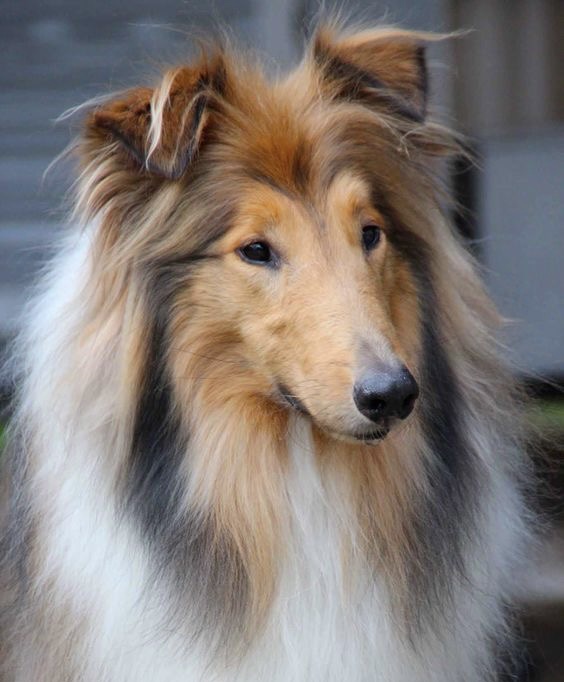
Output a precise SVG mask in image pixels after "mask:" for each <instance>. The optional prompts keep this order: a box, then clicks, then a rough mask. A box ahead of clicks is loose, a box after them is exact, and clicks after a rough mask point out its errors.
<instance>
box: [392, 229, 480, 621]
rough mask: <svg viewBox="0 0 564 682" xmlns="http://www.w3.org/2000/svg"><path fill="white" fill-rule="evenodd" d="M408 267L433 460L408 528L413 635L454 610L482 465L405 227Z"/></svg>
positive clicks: (398, 242)
mask: <svg viewBox="0 0 564 682" xmlns="http://www.w3.org/2000/svg"><path fill="white" fill-rule="evenodd" d="M391 239H392V241H393V243H394V245H395V246H396V248H398V249H399V251H400V252H401V253H402V254H403V255H404V257H405V258H406V260H407V261H408V263H409V264H410V266H411V268H412V271H413V273H414V276H415V278H416V281H417V287H418V291H419V301H420V305H421V311H422V358H421V377H420V383H421V396H420V402H421V409H422V422H423V424H422V426H423V433H424V437H425V439H426V441H427V444H428V446H429V448H430V449H431V451H432V453H433V459H432V461H431V462H430V463H429V464H428V467H427V471H426V475H427V489H428V490H429V491H430V492H429V494H428V495H427V496H426V497H424V498H423V499H421V500H420V501H419V502H418V503H417V502H415V506H414V509H413V510H412V513H411V514H410V515H409V516H408V520H407V521H406V523H407V524H409V527H408V529H407V530H408V537H409V538H410V552H411V557H410V564H409V566H408V578H409V582H410V588H411V589H410V604H409V605H408V609H407V622H408V623H409V629H410V631H412V632H414V631H417V629H418V628H420V627H421V626H422V625H424V624H425V623H427V624H428V623H430V624H431V625H432V624H435V623H437V621H438V620H439V619H440V618H441V616H442V615H443V614H444V613H445V611H446V610H447V609H448V608H450V607H452V606H453V597H454V594H453V589H454V587H455V585H456V583H459V582H460V581H463V580H465V579H466V566H465V559H464V556H463V549H464V545H465V544H466V541H467V540H468V539H472V537H473V536H474V532H475V528H476V525H475V509H474V507H475V499H474V496H475V494H476V490H477V486H479V478H480V471H479V461H478V458H477V457H476V453H475V452H474V450H473V448H472V446H471V445H470V443H469V442H468V439H467V437H466V436H465V427H464V424H463V422H462V415H463V414H464V413H465V409H466V408H465V405H464V396H463V393H462V390H461V386H460V383H459V379H458V377H457V376H456V374H455V372H454V369H453V367H452V364H451V361H450V359H449V351H448V350H447V348H446V347H445V346H446V343H445V339H444V338H443V337H442V336H441V321H440V306H439V301H438V298H437V294H436V291H435V286H434V282H433V276H432V272H431V254H430V253H429V247H428V246H427V245H426V244H425V243H424V242H423V240H422V239H420V238H419V237H417V236H416V235H414V234H412V233H410V232H409V231H408V230H406V229H405V228H402V227H400V228H399V229H397V230H396V231H395V232H394V234H393V235H392V237H391Z"/></svg>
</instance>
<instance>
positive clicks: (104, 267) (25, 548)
mask: <svg viewBox="0 0 564 682" xmlns="http://www.w3.org/2000/svg"><path fill="white" fill-rule="evenodd" d="M430 39H432V38H431V37H430V36H428V35H425V34H420V33H417V32H410V31H406V30H402V29H399V28H387V27H378V26H377V27H373V28H362V29H354V28H348V29H347V28H346V27H343V26H339V25H337V24H336V23H335V22H327V23H324V24H321V25H319V26H318V28H317V29H316V31H315V32H314V35H313V37H312V38H311V40H310V41H309V43H308V45H307V47H306V50H305V55H304V57H303V59H302V61H301V63H300V64H299V65H298V66H297V67H296V68H295V69H294V70H293V71H291V72H290V73H289V74H287V75H284V76H280V77H277V78H274V79H273V78H270V79H269V78H268V77H267V76H265V74H264V72H263V71H262V70H261V67H260V64H259V63H258V62H257V60H256V58H253V57H251V56H249V55H246V54H245V52H244V51H241V50H238V49H237V48H235V47H233V46H231V45H230V44H228V42H227V41H225V42H221V43H218V44H217V45H211V44H210V45H209V46H207V47H205V48H203V49H202V53H201V55H200V56H199V57H198V58H195V59H194V60H193V62H192V63H191V64H188V65H182V66H179V67H177V68H173V69H171V70H169V71H167V72H166V73H164V74H163V76H162V78H161V79H160V81H159V82H158V83H157V84H156V86H155V87H138V88H134V89H132V90H128V91H124V92H121V93H118V94H116V95H115V96H113V97H109V98H107V99H104V100H99V101H98V102H97V103H96V104H95V105H93V106H91V107H90V108H88V109H87V110H86V111H85V113H84V115H83V123H82V128H81V133H80V135H79V137H78V139H77V142H76V145H75V147H74V153H75V154H76V159H77V165H78V179H77V183H76V190H75V195H76V202H75V208H74V213H73V216H72V219H71V222H72V223H73V224H75V223H77V224H79V225H80V229H77V230H73V231H72V233H71V234H69V235H68V236H67V237H66V238H65V242H64V244H63V245H62V246H61V248H60V250H59V252H58V254H57V255H56V256H55V257H54V259H53V261H52V263H51V265H50V266H49V269H48V272H47V273H46V274H45V276H44V277H43V279H42V281H41V283H40V284H39V286H38V292H37V294H36V295H35V297H34V298H33V301H32V303H31V304H30V307H29V309H28V311H27V314H26V321H25V324H24V325H23V331H22V333H21V336H20V338H19V340H18V343H17V344H16V347H17V353H16V355H17V358H16V360H15V366H16V367H17V368H18V372H19V374H18V377H19V378H18V385H19V390H18V397H17V399H16V407H15V416H14V419H13V425H12V428H11V431H10V436H9V440H10V446H9V454H8V455H7V456H6V460H7V463H6V467H7V468H6V474H5V481H6V482H7V485H8V487H9V490H10V492H9V505H8V507H9V508H8V510H7V512H6V514H5V519H6V520H5V524H4V525H5V532H4V539H3V543H4V544H3V553H2V554H3V559H2V561H3V567H2V584H3V595H4V596H3V606H2V621H1V623H2V631H3V634H2V666H3V668H2V669H3V675H4V677H3V678H2V679H3V680H6V681H10V682H59V681H60V682H63V681H65V682H78V681H79V680H80V681H81V682H94V681H95V682H102V681H104V682H139V681H141V680H147V681H150V682H195V681H200V680H217V681H218V682H235V681H240V682H259V681H260V682H264V681H266V680H268V681H269V682H306V681H307V682H321V681H323V682H326V681H333V682H344V681H345V680H346V682H384V681H385V682H430V681H433V682H454V681H455V680H456V681H457V682H485V681H493V680H496V679H498V675H500V674H501V672H502V668H507V665H508V663H507V662H508V661H510V660H512V659H513V658H514V657H513V655H512V653H511V652H512V650H513V649H514V648H515V646H514V635H513V634H512V633H513V631H514V628H513V625H512V623H513V616H512V604H513V602H514V594H515V592H514V591H515V588H516V585H515V583H516V580H515V576H516V575H517V570H518V567H519V566H520V564H521V561H522V556H523V554H524V550H525V549H526V546H527V538H528V537H529V530H528V529H529V525H530V524H529V521H528V518H529V512H528V502H527V489H528V485H529V479H530V473H529V465H528V460H527V456H526V454H525V447H524V442H525V438H526V434H525V433H524V429H523V427H522V418H521V410H522V407H521V404H522V403H521V398H520V396H519V390H518V388H517V386H516V382H515V381H514V379H513V376H512V372H511V371H510V368H509V367H508V364H507V362H506V361H505V359H504V356H505V352H504V350H503V348H502V347H501V346H500V345H499V343H498V341H497V337H498V330H499V326H500V318H499V316H498V314H497V312H496V311H495V309H494V306H493V304H492V303H491V302H490V300H489V298H488V296H487V294H486V293H485V291H484V288H483V287H482V284H481V283H480V279H479V276H478V274H477V268H476V266H475V265H474V263H473V261H472V258H471V256H470V255H469V254H468V252H467V250H466V249H465V247H464V244H463V243H462V241H461V239H460V238H459V237H458V236H457V235H456V234H455V230H454V228H453V226H452V222H451V214H452V206H453V203H452V200H451V198H450V197H449V193H448V188H447V187H445V183H444V182H443V181H442V178H443V177H444V173H443V172H442V169H444V166H445V164H446V163H447V162H448V159H449V158H453V157H454V156H456V155H457V154H459V153H460V151H461V146H460V144H459V141H458V138H457V137H456V135H455V134H453V133H451V132H450V131H449V130H447V129H446V128H444V127H443V126H441V125H440V124H439V123H437V122H434V121H433V119H432V116H431V115H430V114H429V113H428V111H427V94H428V81H427V69H426V63H425V45H426V42H427V41H428V40H430Z"/></svg>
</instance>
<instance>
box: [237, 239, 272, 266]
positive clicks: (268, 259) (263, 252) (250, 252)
mask: <svg viewBox="0 0 564 682" xmlns="http://www.w3.org/2000/svg"><path fill="white" fill-rule="evenodd" d="M237 253H238V254H239V255H240V256H241V258H242V259H243V260H245V261H247V263H252V264H254V265H273V264H274V262H275V256H274V253H273V251H272V249H271V248H270V246H269V245H268V243H267V242H251V243H250V244H247V245H246V246H242V247H241V248H240V249H237Z"/></svg>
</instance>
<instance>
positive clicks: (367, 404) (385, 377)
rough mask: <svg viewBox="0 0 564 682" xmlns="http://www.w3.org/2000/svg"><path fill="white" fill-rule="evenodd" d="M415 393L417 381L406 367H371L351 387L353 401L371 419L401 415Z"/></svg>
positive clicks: (403, 414)
mask: <svg viewBox="0 0 564 682" xmlns="http://www.w3.org/2000/svg"><path fill="white" fill-rule="evenodd" d="M418 394H419V388H418V386H417V382H416V381H415V379H414V378H413V376H412V374H411V372H410V371H409V370H408V369H407V368H406V367H400V368H399V369H396V368H386V369H385V370H380V371H371V372H369V373H367V374H366V375H365V376H364V377H362V378H361V379H360V380H359V381H358V382H357V383H356V384H355V387H354V392H353V398H354V402H355V404H356V406H357V408H358V410H359V412H360V413H361V414H363V415H364V416H365V417H367V418H368V419H370V420H371V421H373V422H378V421H381V420H382V419H385V418H386V417H399V418H400V419H405V418H406V417H407V416H408V415H409V414H410V413H411V411H412V410H413V407H414V405H415V401H416V400H417V396H418Z"/></svg>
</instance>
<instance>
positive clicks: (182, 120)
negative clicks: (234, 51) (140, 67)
mask: <svg viewBox="0 0 564 682" xmlns="http://www.w3.org/2000/svg"><path fill="white" fill-rule="evenodd" d="M224 88H225V64H224V61H223V58H222V57H221V55H217V56H216V57H214V58H213V59H211V60H210V59H202V60H201V62H200V64H199V65H196V66H193V67H190V66H185V67H180V68H177V69H173V70H171V71H169V72H168V73H166V74H165V76H164V78H163V80H162V82H161V84H160V85H159V86H158V87H157V88H155V89H154V90H153V89H151V88H135V89H133V90H129V91H127V92H125V93H124V94H123V95H122V96H121V97H118V98H117V99H115V100H111V101H109V102H106V103H105V104H104V105H102V106H99V107H98V108H97V109H95V110H94V111H93V112H92V113H91V114H90V116H89V119H88V121H87V130H88V134H89V135H90V136H94V137H95V138H96V140H97V141H98V142H101V143H102V144H105V145H107V144H108V143H116V142H117V143H118V146H117V147H116V149H117V152H118V153H121V154H124V155H125V156H126V157H129V163H131V162H132V161H133V162H134V163H135V164H136V165H137V166H138V167H140V168H142V169H144V170H145V171H147V172H149V173H153V174H156V175H159V176H162V177H165V178H169V179H178V178H180V177H181V176H182V175H183V174H184V172H185V171H186V170H187V168H188V167H189V166H190V164H191V163H192V161H193V160H194V158H195V157H196V155H197V153H198V150H199V148H200V146H201V144H202V142H203V138H204V134H205V132H206V128H207V127H208V125H209V122H210V114H211V111H212V109H213V107H214V104H215V102H216V101H217V99H218V97H221V95H222V94H223V91H224ZM114 147H115V144H114Z"/></svg>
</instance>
